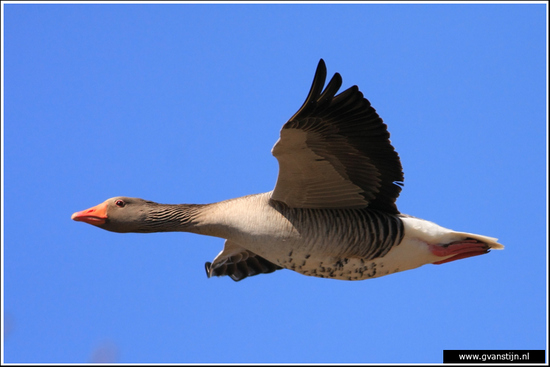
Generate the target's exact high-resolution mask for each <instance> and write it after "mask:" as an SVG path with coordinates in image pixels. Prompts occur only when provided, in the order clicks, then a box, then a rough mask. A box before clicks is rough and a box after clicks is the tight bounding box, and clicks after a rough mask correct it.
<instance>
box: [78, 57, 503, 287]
mask: <svg viewBox="0 0 550 367" xmlns="http://www.w3.org/2000/svg"><path fill="white" fill-rule="evenodd" d="M325 78H326V67H325V64H324V62H323V60H321V61H320V62H319V65H318V67H317V71H316V73H315V77H314V80H313V85H312V87H311V90H310V92H309V95H308V97H307V98H306V101H305V103H304V105H303V106H302V107H301V108H300V110H299V111H298V112H297V113H296V114H295V115H294V116H293V117H292V118H291V119H290V120H289V121H288V122H287V123H286V124H285V125H284V126H283V129H282V130H281V137H280V139H279V141H277V143H276V144H275V146H274V147H273V150H272V153H273V155H274V156H275V157H276V158H277V159H278V161H279V176H278V179H277V183H276V185H275V188H274V190H273V191H270V192H267V193H263V194H256V195H249V196H244V197H241V198H236V199H230V200H226V201H222V202H218V203H212V204H204V205H201V204H180V205H170V204H158V203H154V202H151V201H146V200H143V199H136V198H127V197H114V198H111V199H108V200H106V201H105V202H103V203H101V204H99V205H97V206H95V207H93V208H90V209H87V210H84V211H81V212H77V213H74V214H73V215H72V219H74V220H77V221H83V222H86V223H89V224H93V225H95V226H97V227H100V228H103V229H106V230H110V231H113V232H122V233H124V232H141V233H151V232H166V231H182V232H192V233H197V234H202V235H209V236H216V237H221V238H224V239H226V242H225V245H224V249H223V250H222V251H221V252H220V253H219V254H218V256H217V257H216V258H215V259H214V260H213V261H212V262H211V263H210V262H207V263H206V266H205V267H206V272H207V275H208V277H210V276H223V275H228V276H230V277H231V278H232V279H233V280H236V281H238V280H241V279H244V278H246V277H248V276H252V275H256V274H261V273H271V272H273V271H275V270H278V269H283V268H286V269H290V270H294V271H296V272H298V273H301V274H304V275H310V276H317V277H322V278H333V279H343V280H362V279H368V278H376V277H379V276H383V275H387V274H392V273H395V272H398V271H404V270H409V269H414V268H417V267H419V266H422V265H425V264H442V263H445V262H449V261H454V260H458V259H462V258H465V257H470V256H476V255H481V254H484V253H487V252H488V251H489V249H491V248H493V249H502V248H503V246H502V245H501V244H499V243H497V242H496V241H497V239H496V238H491V237H486V236H481V235H476V234H470V233H465V232H455V231H452V230H450V229H446V228H443V227H441V226H439V225H437V224H435V223H432V222H429V221H426V220H423V219H419V218H415V217H411V216H408V215H404V214H401V213H399V211H398V210H397V207H396V206H395V200H396V198H397V196H398V195H399V193H400V191H401V185H402V181H403V172H402V168H401V162H400V160H399V156H398V155H397V153H396V152H395V150H394V148H393V146H392V145H391V143H390V141H389V133H388V132H387V128H386V125H385V124H384V123H383V122H382V120H381V119H380V117H379V116H378V115H377V113H376V111H375V110H374V108H372V107H371V105H370V103H369V102H368V101H367V100H366V99H365V98H364V97H363V95H362V93H361V92H359V90H358V88H357V87H356V86H353V87H351V88H349V89H347V90H346V91H344V92H342V93H340V94H339V95H336V92H337V91H338V89H339V88H340V86H341V82H342V80H341V77H340V75H339V74H335V76H334V77H333V78H332V79H331V81H330V82H329V84H328V85H327V87H326V88H325V89H324V90H323V87H324V84H325Z"/></svg>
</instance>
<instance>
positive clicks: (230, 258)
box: [204, 240, 282, 282]
mask: <svg viewBox="0 0 550 367" xmlns="http://www.w3.org/2000/svg"><path fill="white" fill-rule="evenodd" d="M204 265H205V268H206V275H207V276H208V277H209V278H210V277H211V276H218V277H220V276H224V275H229V276H230V277H231V279H233V280H234V281H236V282H238V281H239V280H242V279H244V278H246V277H250V276H253V275H258V274H267V273H273V272H274V271H275V270H279V269H282V267H280V266H279V265H275V264H273V263H272V262H270V261H268V260H266V259H264V258H263V257H261V256H259V255H256V254H255V253H253V252H251V251H248V250H246V249H244V248H242V247H241V246H239V245H238V244H236V243H235V242H231V241H229V240H227V241H225V245H224V247H223V250H222V252H220V253H219V254H218V256H216V258H215V259H214V261H213V262H212V263H210V262H207V263H206V264H204Z"/></svg>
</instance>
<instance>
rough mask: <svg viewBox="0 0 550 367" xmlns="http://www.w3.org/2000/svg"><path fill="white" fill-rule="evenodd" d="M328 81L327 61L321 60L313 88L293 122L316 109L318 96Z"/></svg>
mask: <svg viewBox="0 0 550 367" xmlns="http://www.w3.org/2000/svg"><path fill="white" fill-rule="evenodd" d="M326 79H327V66H326V65H325V61H324V60H323V59H321V60H319V64H318V65H317V70H316V71H315V76H314V77H313V82H312V83H311V88H310V90H309V93H308V95H307V98H306V100H305V102H304V104H303V105H302V107H300V109H299V110H298V112H296V113H295V114H294V116H292V117H291V118H290V119H291V120H292V119H293V118H295V117H296V116H298V115H300V114H307V113H308V111H310V110H311V109H314V108H315V105H316V103H317V99H318V96H319V95H320V94H321V92H322V91H323V87H324V86H325V80H326ZM333 79H334V78H333Z"/></svg>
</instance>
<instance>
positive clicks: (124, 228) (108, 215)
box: [71, 196, 155, 233]
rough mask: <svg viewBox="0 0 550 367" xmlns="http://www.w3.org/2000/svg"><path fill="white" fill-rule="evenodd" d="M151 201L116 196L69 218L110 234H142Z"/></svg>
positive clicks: (150, 207)
mask: <svg viewBox="0 0 550 367" xmlns="http://www.w3.org/2000/svg"><path fill="white" fill-rule="evenodd" d="M152 204H155V203H153V202H151V201H146V200H143V199H138V198H129V197H124V196H117V197H114V198H110V199H107V200H105V201H104V202H102V203H101V204H98V205H96V206H94V207H91V208H89V209H86V210H82V211H80V212H76V213H74V214H73V215H72V216H71V219H72V220H75V221H78V222H84V223H88V224H92V225H94V226H96V227H99V228H102V229H105V230H107V231H111V232H119V233H127V232H144V231H145V230H144V229H145V227H146V224H147V222H148V217H149V215H148V213H150V212H151V209H152Z"/></svg>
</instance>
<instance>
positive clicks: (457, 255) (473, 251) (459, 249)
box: [429, 239, 489, 265]
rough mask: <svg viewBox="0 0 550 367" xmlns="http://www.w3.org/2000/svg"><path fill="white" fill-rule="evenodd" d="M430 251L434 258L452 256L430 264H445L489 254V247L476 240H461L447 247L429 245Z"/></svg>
mask: <svg viewBox="0 0 550 367" xmlns="http://www.w3.org/2000/svg"><path fill="white" fill-rule="evenodd" d="M429 248H430V251H431V252H432V254H434V255H435V256H449V255H454V256H452V257H450V258H448V259H445V260H441V261H436V262H434V263H432V264H437V265H439V264H445V263H448V262H450V261H455V260H459V259H464V258H467V257H471V256H477V255H483V254H486V253H488V252H489V246H487V244H486V243H485V242H481V241H478V240H472V239H470V240H462V241H456V242H451V243H449V244H448V245H444V246H442V245H430V246H429Z"/></svg>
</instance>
